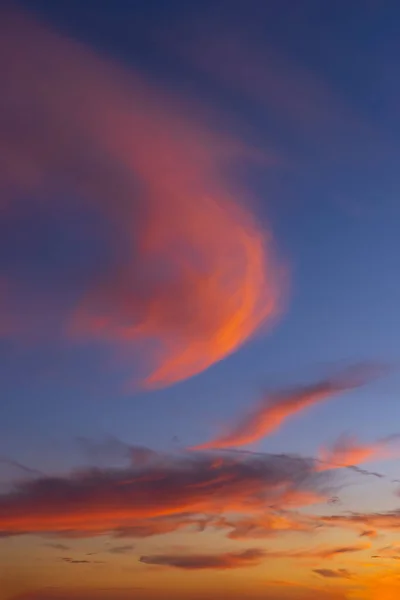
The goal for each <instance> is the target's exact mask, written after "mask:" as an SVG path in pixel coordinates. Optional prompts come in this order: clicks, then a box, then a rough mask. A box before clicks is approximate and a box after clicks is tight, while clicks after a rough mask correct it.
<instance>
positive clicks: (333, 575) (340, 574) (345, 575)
mask: <svg viewBox="0 0 400 600" xmlns="http://www.w3.org/2000/svg"><path fill="white" fill-rule="evenodd" d="M314 573H316V574H317V575H320V576H321V577H325V578H327V579H351V578H352V577H353V575H352V573H350V571H348V570H347V569H314Z"/></svg>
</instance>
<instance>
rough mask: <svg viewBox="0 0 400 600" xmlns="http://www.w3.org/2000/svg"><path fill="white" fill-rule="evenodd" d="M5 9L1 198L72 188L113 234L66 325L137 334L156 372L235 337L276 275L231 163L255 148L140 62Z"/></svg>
mask: <svg viewBox="0 0 400 600" xmlns="http://www.w3.org/2000/svg"><path fill="white" fill-rule="evenodd" d="M0 23H1V25H0V57H1V58H0V73H1V78H0V84H1V89H2V95H1V103H0V139H1V145H0V157H1V161H2V174H1V178H0V185H1V187H2V188H4V189H6V190H7V198H8V200H9V201H11V200H12V199H13V198H15V197H19V196H21V195H26V192H29V194H30V197H32V196H35V195H36V196H40V197H41V198H42V199H51V200H52V201H53V202H54V198H55V197H57V192H59V191H60V189H61V191H62V194H63V195H64V196H65V193H66V192H67V193H68V194H73V195H74V197H76V198H80V199H81V201H82V203H83V204H85V206H89V207H91V209H92V210H93V211H94V212H97V213H98V214H99V215H101V217H102V218H103V219H104V220H105V221H106V222H107V223H108V225H109V231H110V236H111V237H112V240H113V243H112V246H113V249H114V251H115V255H116V256H113V260H111V263H112V264H110V265H105V264H104V265H103V269H102V270H101V272H99V273H98V274H97V276H96V278H95V280H94V281H92V282H89V283H88V286H87V288H88V289H87V291H86V292H85V294H84V295H83V298H82V301H81V302H80V304H79V306H78V308H77V309H76V310H75V311H74V315H73V318H72V323H70V326H69V333H70V334H73V335H74V336H77V337H78V338H87V337H89V338H91V337H94V338H96V339H99V340H103V341H104V340H105V341H108V342H116V343H119V344H121V343H124V344H131V343H135V344H137V343H138V342H143V341H145V342H146V345H145V346H142V348H143V347H146V348H149V347H150V348H151V351H150V354H151V360H150V362H151V365H152V372H151V374H150V375H149V377H148V379H147V383H148V384H149V385H152V386H160V385H167V384H170V383H173V382H175V381H179V380H182V379H185V378H187V377H191V376H192V375H195V374H196V373H200V372H201V371H203V370H204V369H207V368H208V367H209V366H210V365H212V364H214V363H215V362H218V361H219V360H221V359H223V358H224V357H225V356H227V355H228V354H230V353H231V352H233V351H235V350H236V349H237V348H238V347H239V346H240V345H241V344H242V343H244V342H245V341H246V340H247V339H248V338H249V337H250V336H252V335H253V334H254V333H255V332H256V330H257V329H258V328H259V327H260V326H261V325H262V324H263V323H264V322H266V321H268V320H271V319H272V318H274V317H275V316H276V315H277V313H278V312H279V310H280V300H281V288H282V283H283V280H282V275H283V272H282V270H281V268H280V267H279V266H278V265H277V263H276V259H275V256H274V251H273V247H272V246H273V243H272V238H271V233H270V232H269V231H268V227H266V228H264V227H262V226H260V224H259V223H258V222H257V220H256V219H255V218H254V217H253V215H252V214H251V212H250V211H249V210H248V209H247V208H245V206H244V204H243V200H244V196H245V194H243V193H242V192H241V191H240V185H239V182H237V181H234V180H233V179H232V178H230V177H228V175H227V173H228V171H232V167H233V166H234V165H235V164H236V163H237V161H243V160H246V158H248V157H249V156H251V154H252V150H250V149H247V148H245V147H244V146H243V145H242V144H241V143H240V142H238V141H236V140H233V139H228V138H225V137H224V136H222V135H220V134H217V133H214V132H212V131H210V129H209V128H208V127H207V126H206V124H205V123H204V122H200V121H199V120H198V119H195V118H194V117H193V115H191V111H190V108H189V107H188V105H187V104H186V105H185V103H184V102H182V101H181V100H179V102H178V101H176V99H173V98H172V97H171V96H170V95H168V94H167V93H164V91H162V90H160V89H158V88H157V87H155V86H154V85H152V84H150V83H148V82H147V81H146V80H145V78H144V77H143V76H142V75H141V74H139V73H137V72H133V71H129V72H127V71H124V69H123V68H122V67H120V66H118V65H113V64H112V63H111V62H110V61H106V60H103V59H101V58H99V57H97V56H96V55H95V54H94V53H93V52H91V51H90V50H89V49H87V48H85V47H84V46H83V45H81V44H78V43H75V42H73V41H72V40H70V39H67V38H63V37H62V36H60V35H58V34H57V33H54V32H52V31H49V30H48V29H46V28H45V27H43V26H41V25H38V24H37V23H35V22H33V21H32V20H31V19H28V18H27V17H25V16H21V15H20V14H18V13H15V12H13V11H2V13H1V18H0ZM43 201H44V200H42V202H43Z"/></svg>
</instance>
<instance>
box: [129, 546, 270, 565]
mask: <svg viewBox="0 0 400 600" xmlns="http://www.w3.org/2000/svg"><path fill="white" fill-rule="evenodd" d="M264 556H265V552H264V551H263V550H260V549H258V548H250V549H248V550H243V551H242V552H226V553H225V554H182V555H168V554H156V555H152V556H141V557H140V562H142V563H145V564H147V565H161V566H164V567H175V568H177V569H185V570H191V571H192V570H193V571H194V570H203V569H218V570H226V569H237V568H239V567H250V566H253V565H258V564H260V563H261V562H262V560H263V558H264Z"/></svg>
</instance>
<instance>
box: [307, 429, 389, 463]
mask: <svg viewBox="0 0 400 600" xmlns="http://www.w3.org/2000/svg"><path fill="white" fill-rule="evenodd" d="M399 441H400V436H399V435H391V436H388V437H386V438H383V439H382V440H379V441H377V442H375V443H373V444H362V443H360V442H358V441H357V439H356V438H355V437H352V436H348V435H342V436H341V437H340V438H339V439H338V440H337V441H336V443H335V444H334V445H333V446H332V448H329V449H326V448H322V449H321V450H320V452H319V455H318V458H319V460H320V461H321V463H320V465H319V466H318V468H319V469H320V470H324V469H332V468H337V467H348V466H351V465H358V464H360V463H363V462H368V461H373V460H378V459H384V458H390V457H393V456H395V455H396V450H395V448H391V447H390V445H391V444H392V443H393V442H397V443H399ZM398 453H399V449H398V448H397V454H398Z"/></svg>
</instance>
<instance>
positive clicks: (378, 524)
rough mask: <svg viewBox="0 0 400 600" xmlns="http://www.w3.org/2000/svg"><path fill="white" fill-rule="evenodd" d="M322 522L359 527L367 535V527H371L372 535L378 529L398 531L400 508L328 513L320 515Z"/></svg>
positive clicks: (353, 527) (399, 526)
mask: <svg viewBox="0 0 400 600" xmlns="http://www.w3.org/2000/svg"><path fill="white" fill-rule="evenodd" d="M320 521H321V523H325V524H327V525H335V526H337V527H344V528H350V529H359V530H361V534H364V536H366V532H365V528H366V527H367V528H368V529H369V532H368V533H370V532H372V533H371V534H370V537H373V536H374V532H375V531H376V530H380V529H383V530H387V531H397V530H398V529H400V510H392V511H387V512H375V513H357V512H349V513H347V514H343V515H326V516H322V517H320Z"/></svg>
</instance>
